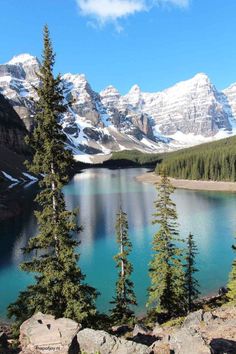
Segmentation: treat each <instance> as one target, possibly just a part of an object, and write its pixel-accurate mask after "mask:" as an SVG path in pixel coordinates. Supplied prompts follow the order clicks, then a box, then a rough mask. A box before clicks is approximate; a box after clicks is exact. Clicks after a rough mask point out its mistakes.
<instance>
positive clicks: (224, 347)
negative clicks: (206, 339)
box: [210, 338, 236, 354]
mask: <svg viewBox="0 0 236 354" xmlns="http://www.w3.org/2000/svg"><path fill="white" fill-rule="evenodd" d="M210 346H211V353H212V354H222V353H226V354H235V353H236V341H233V340H227V339H222V338H220V339H213V340H212V341H211V343H210Z"/></svg>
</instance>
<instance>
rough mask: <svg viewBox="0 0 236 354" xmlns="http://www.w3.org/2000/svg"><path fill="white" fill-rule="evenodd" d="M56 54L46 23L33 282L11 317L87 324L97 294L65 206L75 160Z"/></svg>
mask: <svg viewBox="0 0 236 354" xmlns="http://www.w3.org/2000/svg"><path fill="white" fill-rule="evenodd" d="M54 62H55V56H54V54H53V49H52V44H51V40H50V36H49V31H48V28H47V26H46V27H45V28H44V52H43V60H42V66H41V67H40V71H39V73H38V77H39V79H40V82H41V84H40V86H39V88H37V94H38V97H39V100H38V102H37V103H36V116H35V129H34V131H33V134H32V137H31V138H30V141H28V143H29V144H30V146H31V147H32V148H33V151H34V155H33V161H32V162H30V163H28V168H29V170H30V171H31V172H33V173H35V174H37V175H39V174H42V176H44V177H43V179H42V181H41V182H40V186H41V192H40V193H39V195H38V196H37V198H36V201H37V202H38V203H39V205H40V210H39V211H37V212H36V213H35V214H36V217H37V221H38V225H39V233H38V235H37V236H36V237H34V238H31V239H30V241H29V243H28V245H27V247H26V248H25V250H24V252H25V254H26V255H27V254H29V256H30V258H29V260H27V261H26V262H25V263H23V264H22V265H21V268H22V270H23V271H26V272H30V273H33V275H34V277H35V282H34V284H32V285H30V286H29V287H28V288H27V289H26V290H25V291H23V292H21V293H20V295H19V298H18V300H17V301H16V302H15V303H13V304H11V305H10V306H9V316H10V317H12V316H14V317H15V319H16V321H17V323H18V324H20V323H22V321H24V320H25V319H27V318H29V317H30V316H32V315H33V314H34V313H35V312H37V311H41V312H43V313H47V314H52V315H55V316H56V317H69V318H71V319H74V320H76V321H78V322H80V323H81V322H82V323H88V322H89V321H90V319H91V318H92V317H93V316H94V315H95V313H96V308H95V300H96V297H97V292H96V291H95V289H94V288H92V287H90V286H88V285H87V284H85V283H84V280H85V276H84V274H83V273H82V272H81V270H80V268H79V267H78V266H77V262H78V260H79V255H78V254H76V252H75V248H76V247H77V245H78V243H77V242H76V241H75V240H73V238H72V235H73V232H75V231H79V230H80V228H78V227H77V225H76V222H75V215H74V213H72V212H69V211H67V210H66V206H65V201H64V195H63V193H62V187H63V185H64V184H65V183H66V182H67V181H68V170H69V168H70V167H71V166H72V164H73V158H72V155H71V152H70V151H68V150H65V136H64V134H63V132H62V128H61V126H60V124H59V119H60V114H61V113H62V112H64V111H65V109H66V107H65V106H64V105H63V95H62V84H61V78H60V76H58V77H56V78H54V76H53V66H54Z"/></svg>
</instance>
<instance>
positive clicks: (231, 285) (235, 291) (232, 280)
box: [227, 245, 236, 304]
mask: <svg viewBox="0 0 236 354" xmlns="http://www.w3.org/2000/svg"><path fill="white" fill-rule="evenodd" d="M232 248H233V250H234V251H235V252H236V245H233V246H232ZM227 297H228V299H229V300H230V301H232V302H233V303H235V304H236V259H234V261H233V264H232V270H231V273H230V276H229V282H228V293H227Z"/></svg>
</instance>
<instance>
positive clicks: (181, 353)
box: [0, 307, 236, 354]
mask: <svg viewBox="0 0 236 354" xmlns="http://www.w3.org/2000/svg"><path fill="white" fill-rule="evenodd" d="M114 331H116V335H114V334H109V333H107V332H105V331H101V330H93V329H90V328H81V325H80V324H78V323H76V322H74V321H72V320H70V319H66V318H60V319H57V320H55V318H54V317H53V316H50V315H43V314H42V313H37V314H36V315H34V316H33V317H32V318H30V319H29V320H27V321H26V322H24V323H23V324H22V326H21V328H20V347H21V349H20V350H21V352H20V353H21V354H48V353H54V354H80V353H81V354H82V353H83V354H190V353H191V354H221V353H222V354H223V353H226V354H234V353H236V307H222V308H219V309H216V310H214V311H210V312H204V311H203V310H199V311H196V312H193V313H191V314H189V315H188V316H187V317H186V318H185V319H184V321H183V323H182V324H181V325H178V326H168V325H167V324H166V325H162V326H161V325H159V324H155V326H154V328H152V330H148V329H147V328H146V327H145V326H143V325H141V324H139V325H135V327H134V328H132V329H131V328H129V327H128V326H122V327H119V328H115V329H113V333H114ZM1 338H2V349H0V353H8V350H7V340H6V335H3V334H2V335H1V334H0V343H1ZM4 348H5V349H4Z"/></svg>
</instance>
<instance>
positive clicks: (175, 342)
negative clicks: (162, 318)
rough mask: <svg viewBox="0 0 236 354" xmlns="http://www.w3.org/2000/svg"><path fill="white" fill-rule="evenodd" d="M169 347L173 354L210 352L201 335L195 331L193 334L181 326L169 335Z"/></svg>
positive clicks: (207, 353) (205, 353)
mask: <svg viewBox="0 0 236 354" xmlns="http://www.w3.org/2000/svg"><path fill="white" fill-rule="evenodd" d="M170 347H171V349H172V350H173V351H174V353H175V354H190V353H192V354H211V351H210V348H209V346H208V345H207V344H206V343H205V341H204V340H203V338H202V337H201V335H199V333H197V332H196V333H195V335H193V334H192V333H190V332H189V330H188V329H187V328H181V329H180V330H177V331H176V332H175V333H173V334H172V335H171V337H170Z"/></svg>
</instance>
